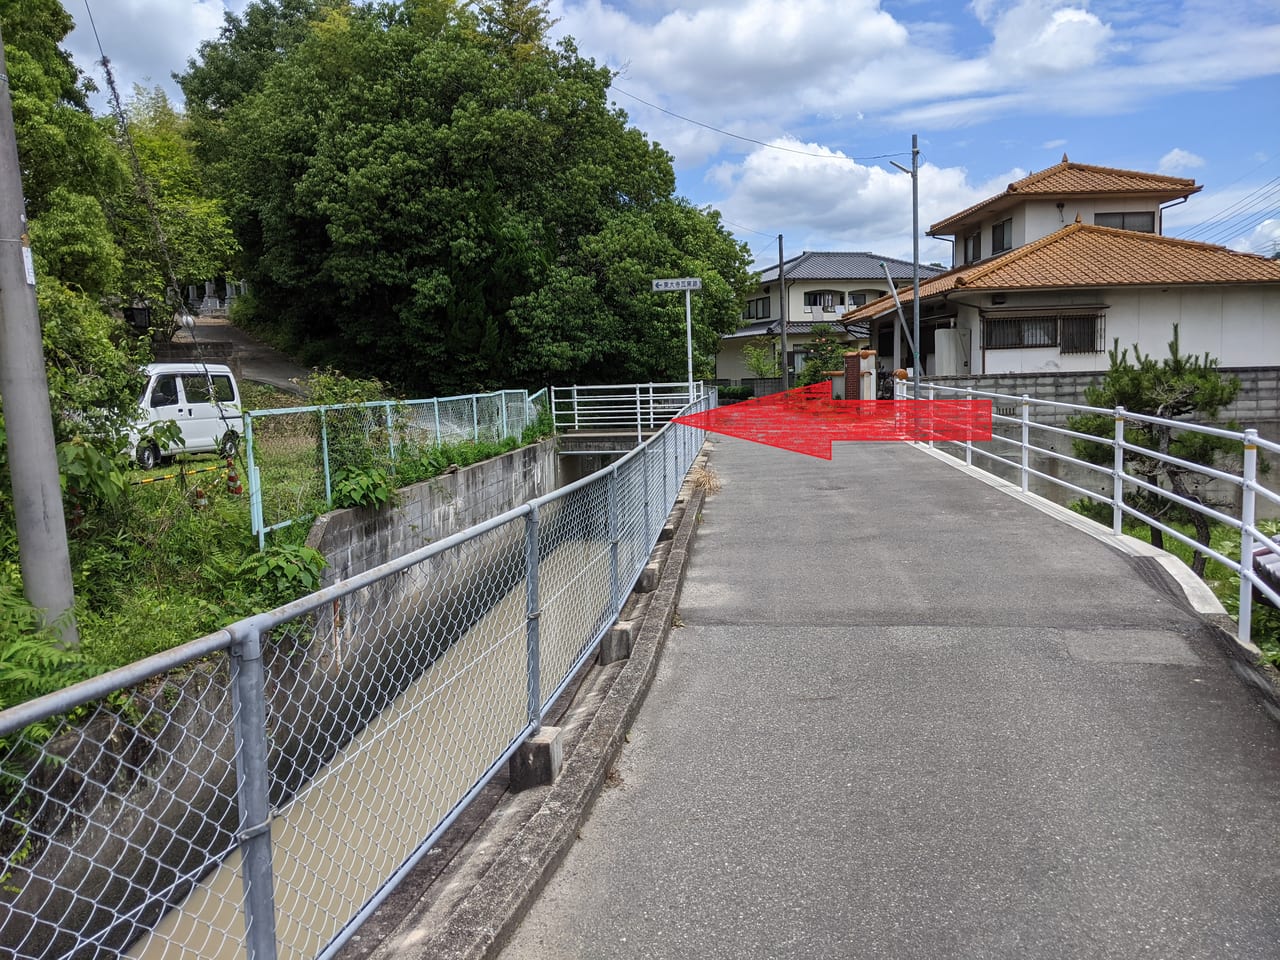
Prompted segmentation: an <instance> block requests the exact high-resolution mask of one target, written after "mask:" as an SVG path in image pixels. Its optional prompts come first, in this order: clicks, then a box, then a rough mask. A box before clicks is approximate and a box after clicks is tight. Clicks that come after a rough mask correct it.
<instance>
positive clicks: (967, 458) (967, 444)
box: [964, 387, 974, 467]
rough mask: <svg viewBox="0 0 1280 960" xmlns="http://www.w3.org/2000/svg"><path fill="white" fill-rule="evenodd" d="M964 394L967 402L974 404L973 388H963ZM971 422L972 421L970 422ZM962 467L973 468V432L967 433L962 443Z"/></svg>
mask: <svg viewBox="0 0 1280 960" xmlns="http://www.w3.org/2000/svg"><path fill="white" fill-rule="evenodd" d="M964 392H965V393H966V394H968V396H969V402H970V403H973V402H974V396H973V388H972V387H965V389H964ZM970 422H972V421H970ZM964 465H965V466H966V467H972V466H973V431H972V430H970V431H969V435H968V437H967V438H966V439H965V441H964Z"/></svg>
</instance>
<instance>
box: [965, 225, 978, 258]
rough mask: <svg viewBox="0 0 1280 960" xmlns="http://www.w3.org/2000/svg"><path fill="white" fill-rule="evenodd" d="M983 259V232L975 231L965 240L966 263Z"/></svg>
mask: <svg viewBox="0 0 1280 960" xmlns="http://www.w3.org/2000/svg"><path fill="white" fill-rule="evenodd" d="M981 259H982V231H980V230H975V231H973V233H971V234H969V235H968V236H967V237H965V238H964V262H965V263H973V262H974V261H975V260H981Z"/></svg>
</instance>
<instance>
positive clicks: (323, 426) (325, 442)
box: [319, 407, 333, 507]
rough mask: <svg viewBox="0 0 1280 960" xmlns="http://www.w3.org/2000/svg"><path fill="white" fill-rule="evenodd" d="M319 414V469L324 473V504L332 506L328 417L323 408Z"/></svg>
mask: <svg viewBox="0 0 1280 960" xmlns="http://www.w3.org/2000/svg"><path fill="white" fill-rule="evenodd" d="M319 413H320V469H321V470H322V471H323V473H324V502H325V503H327V504H328V505H329V506H330V507H332V506H333V471H332V470H331V469H330V467H329V417H328V415H327V414H326V413H325V408H324V407H321V408H320V409H319Z"/></svg>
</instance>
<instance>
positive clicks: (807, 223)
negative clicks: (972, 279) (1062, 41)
mask: <svg viewBox="0 0 1280 960" xmlns="http://www.w3.org/2000/svg"><path fill="white" fill-rule="evenodd" d="M774 146H780V147H785V148H787V149H788V150H797V151H804V152H805V153H806V154H808V155H803V156H802V155H800V154H798V153H784V152H780V151H777V150H771V149H766V148H759V149H757V150H755V151H753V152H752V153H751V154H749V155H748V156H746V157H745V158H743V159H742V160H741V161H740V162H734V163H724V164H721V165H719V166H718V167H716V168H715V169H714V170H713V171H712V174H711V179H712V181H713V182H714V183H715V184H716V185H717V186H718V187H720V189H721V190H722V191H723V197H722V199H720V200H718V201H717V202H716V207H717V208H718V209H720V210H721V211H722V212H723V214H724V216H725V219H726V220H729V221H732V222H735V223H741V224H744V225H747V226H752V227H754V228H756V229H759V230H761V231H763V232H769V231H772V230H777V231H781V232H783V233H784V234H785V235H786V247H787V250H788V251H790V252H795V253H798V252H799V251H800V250H817V249H825V250H830V249H837V250H865V251H869V252H873V253H878V254H881V255H883V256H889V257H899V258H902V259H910V258H911V177H910V176H909V175H908V174H905V173H900V172H898V171H896V170H892V169H887V168H885V167H880V166H875V165H866V164H862V163H858V162H856V161H853V160H849V159H848V158H847V157H845V156H844V155H843V154H842V153H840V152H839V151H834V150H830V149H828V148H826V147H824V146H822V145H820V144H816V143H801V142H799V141H796V140H782V139H780V140H777V141H775V143H774ZM1022 176H1025V171H1021V170H1012V171H1007V172H1005V173H1002V174H1001V175H1000V176H999V177H996V178H995V179H994V180H993V181H990V182H988V183H985V184H980V185H973V184H970V183H969V181H968V176H967V173H966V171H965V170H964V169H962V168H959V167H939V166H935V165H933V164H930V163H924V164H922V165H921V167H920V229H921V232H922V234H923V231H925V230H927V229H928V227H929V225H930V224H931V223H935V222H937V221H938V220H941V219H943V218H944V217H946V216H949V215H950V214H952V213H955V212H956V211H957V210H962V209H964V208H965V207H968V206H970V205H972V204H974V203H976V202H977V201H979V200H982V199H985V198H986V197H988V196H991V195H992V194H994V193H998V192H1000V191H1001V190H1003V189H1004V188H1005V186H1006V185H1007V184H1008V183H1009V182H1010V181H1011V180H1016V179H1019V178H1020V177H1022ZM751 245H752V249H753V251H754V252H755V253H756V254H757V255H758V256H759V257H761V259H768V258H769V257H771V256H772V257H773V258H774V259H775V260H776V256H777V255H776V251H773V248H772V246H771V244H770V243H769V241H768V240H767V239H765V238H764V237H760V238H753V239H752V241H751ZM771 251H773V252H771ZM920 257H921V260H922V261H923V262H925V263H928V262H932V261H939V262H942V263H945V264H950V262H951V245H950V244H949V243H947V242H946V241H943V240H936V239H933V238H930V237H924V236H922V237H921V247H920Z"/></svg>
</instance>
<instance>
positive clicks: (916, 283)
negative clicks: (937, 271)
mask: <svg viewBox="0 0 1280 960" xmlns="http://www.w3.org/2000/svg"><path fill="white" fill-rule="evenodd" d="M889 162H890V163H892V164H893V165H894V166H895V167H897V168H898V169H899V170H901V171H902V172H903V173H909V174H911V290H912V294H913V296H912V298H911V317H912V329H913V330H914V332H915V340H916V342H915V346H914V347H913V348H912V350H913V352H914V356H915V363H913V364H912V368H913V369H914V371H915V375H914V378H913V383H914V386H915V392H914V396H915V399H917V400H919V399H920V368H921V366H922V365H923V364H924V358H923V357H921V356H920V135H919V134H917V133H913V134H912V135H911V169H910V170H908V169H907V168H906V167H904V166H903V165H902V164H900V163H897V162H895V161H893V160H890V161H889Z"/></svg>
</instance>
